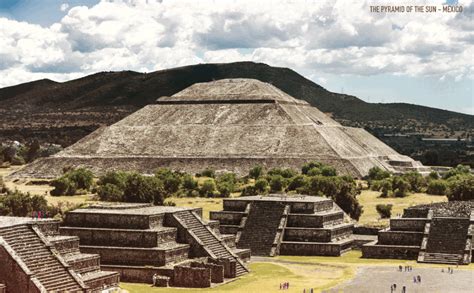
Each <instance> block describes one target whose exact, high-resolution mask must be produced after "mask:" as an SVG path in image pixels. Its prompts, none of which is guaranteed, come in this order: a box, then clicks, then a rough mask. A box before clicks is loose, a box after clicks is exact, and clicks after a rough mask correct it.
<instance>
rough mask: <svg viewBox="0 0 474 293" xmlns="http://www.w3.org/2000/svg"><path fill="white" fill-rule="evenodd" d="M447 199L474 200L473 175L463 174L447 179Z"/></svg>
mask: <svg viewBox="0 0 474 293" xmlns="http://www.w3.org/2000/svg"><path fill="white" fill-rule="evenodd" d="M448 184H449V185H448V186H449V188H448V192H447V196H448V200H450V201H453V200H474V176H472V175H469V176H463V177H459V178H457V179H455V180H449V183H448Z"/></svg>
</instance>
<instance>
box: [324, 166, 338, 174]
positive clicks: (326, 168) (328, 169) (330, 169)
mask: <svg viewBox="0 0 474 293" xmlns="http://www.w3.org/2000/svg"><path fill="white" fill-rule="evenodd" d="M321 175H323V176H326V177H329V176H336V175H337V172H336V169H335V168H334V167H331V166H323V167H322V168H321Z"/></svg>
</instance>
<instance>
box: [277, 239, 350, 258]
mask: <svg viewBox="0 0 474 293" xmlns="http://www.w3.org/2000/svg"><path fill="white" fill-rule="evenodd" d="M351 245H352V244H349V246H348V247H345V246H343V245H337V244H330V243H327V244H326V243H325V244H322V243H317V244H316V243H304V242H282V244H281V246H280V254H281V255H308V256H310V255H324V256H340V255H341V253H342V252H343V251H345V250H346V249H350V247H351Z"/></svg>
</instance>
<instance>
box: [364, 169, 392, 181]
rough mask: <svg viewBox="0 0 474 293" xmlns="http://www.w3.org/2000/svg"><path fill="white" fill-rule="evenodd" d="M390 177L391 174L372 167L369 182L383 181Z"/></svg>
mask: <svg viewBox="0 0 474 293" xmlns="http://www.w3.org/2000/svg"><path fill="white" fill-rule="evenodd" d="M388 177H390V172H388V171H385V170H382V169H380V168H379V167H372V168H370V169H369V175H368V179H369V180H382V179H385V178H388Z"/></svg>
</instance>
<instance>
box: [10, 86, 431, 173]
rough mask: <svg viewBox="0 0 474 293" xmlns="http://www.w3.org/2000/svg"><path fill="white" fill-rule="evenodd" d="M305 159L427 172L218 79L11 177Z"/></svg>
mask: <svg viewBox="0 0 474 293" xmlns="http://www.w3.org/2000/svg"><path fill="white" fill-rule="evenodd" d="M310 160H316V161H320V162H323V163H326V164H330V165H332V166H334V167H335V168H336V169H337V170H338V171H339V173H341V174H350V175H352V176H355V177H362V176H365V175H366V174H367V173H368V170H369V169H370V168H371V167H374V166H378V167H380V168H382V169H386V170H389V171H392V172H405V171H409V170H418V171H420V172H427V171H428V168H426V167H423V166H422V165H421V163H419V162H417V161H414V160H412V159H411V158H409V157H407V156H403V155H400V154H398V153H397V152H396V151H394V150H393V149H392V148H390V147H388V146H387V145H385V144H384V143H382V142H381V141H379V140H378V139H377V138H375V137H374V136H372V135H371V134H369V133H368V132H367V131H365V130H364V129H360V128H352V127H344V126H341V125H340V124H339V123H337V122H336V121H334V120H333V119H331V118H330V117H329V116H327V115H325V114H324V113H322V112H321V111H319V110H318V109H317V108H315V107H312V106H311V105H309V104H308V103H306V102H305V101H302V100H298V99H295V98H293V97H291V96H289V95H288V94H286V93H284V92H283V91H281V90H279V89H277V88H276V87H274V86H272V85H271V84H268V83H264V82H261V81H258V80H254V79H223V80H218V81H213V82H206V83H197V84H194V85H192V86H190V87H188V88H186V89H184V90H183V91H181V92H179V93H177V94H175V95H173V96H171V97H161V98H159V99H158V100H157V102H156V104H153V105H148V106H146V107H144V108H142V109H140V110H139V111H137V112H135V113H133V114H131V115H129V116H128V117H126V118H124V119H123V120H121V121H119V122H117V123H115V124H113V125H111V126H109V127H104V128H100V129H98V130H96V131H95V132H93V133H91V134H90V135H88V136H86V137H84V138H83V139H81V140H79V141H78V142H77V143H75V144H74V145H72V146H70V147H68V148H66V149H65V150H63V151H62V152H60V153H58V154H56V155H54V156H52V157H49V158H43V159H40V160H37V161H35V162H34V163H32V164H30V165H28V166H26V167H25V168H24V169H22V170H20V171H18V172H16V173H14V174H13V175H12V177H36V178H38V177H40V178H41V177H55V176H58V175H60V174H61V172H62V170H63V168H65V167H78V166H84V167H87V168H90V169H92V170H93V171H94V172H96V173H99V174H100V173H102V172H104V171H105V170H111V169H116V170H136V171H139V172H142V173H152V172H153V171H154V170H155V169H156V168H157V167H169V168H172V169H176V170H183V171H187V172H192V173H194V172H199V171H202V170H203V169H204V168H206V167H210V168H213V169H216V170H227V171H233V172H236V173H240V174H246V173H247V172H248V170H249V169H250V168H251V167H252V166H254V165H256V164H261V165H264V166H266V167H267V168H273V167H289V168H296V169H299V168H300V167H301V165H303V164H304V163H305V162H307V161H310Z"/></svg>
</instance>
